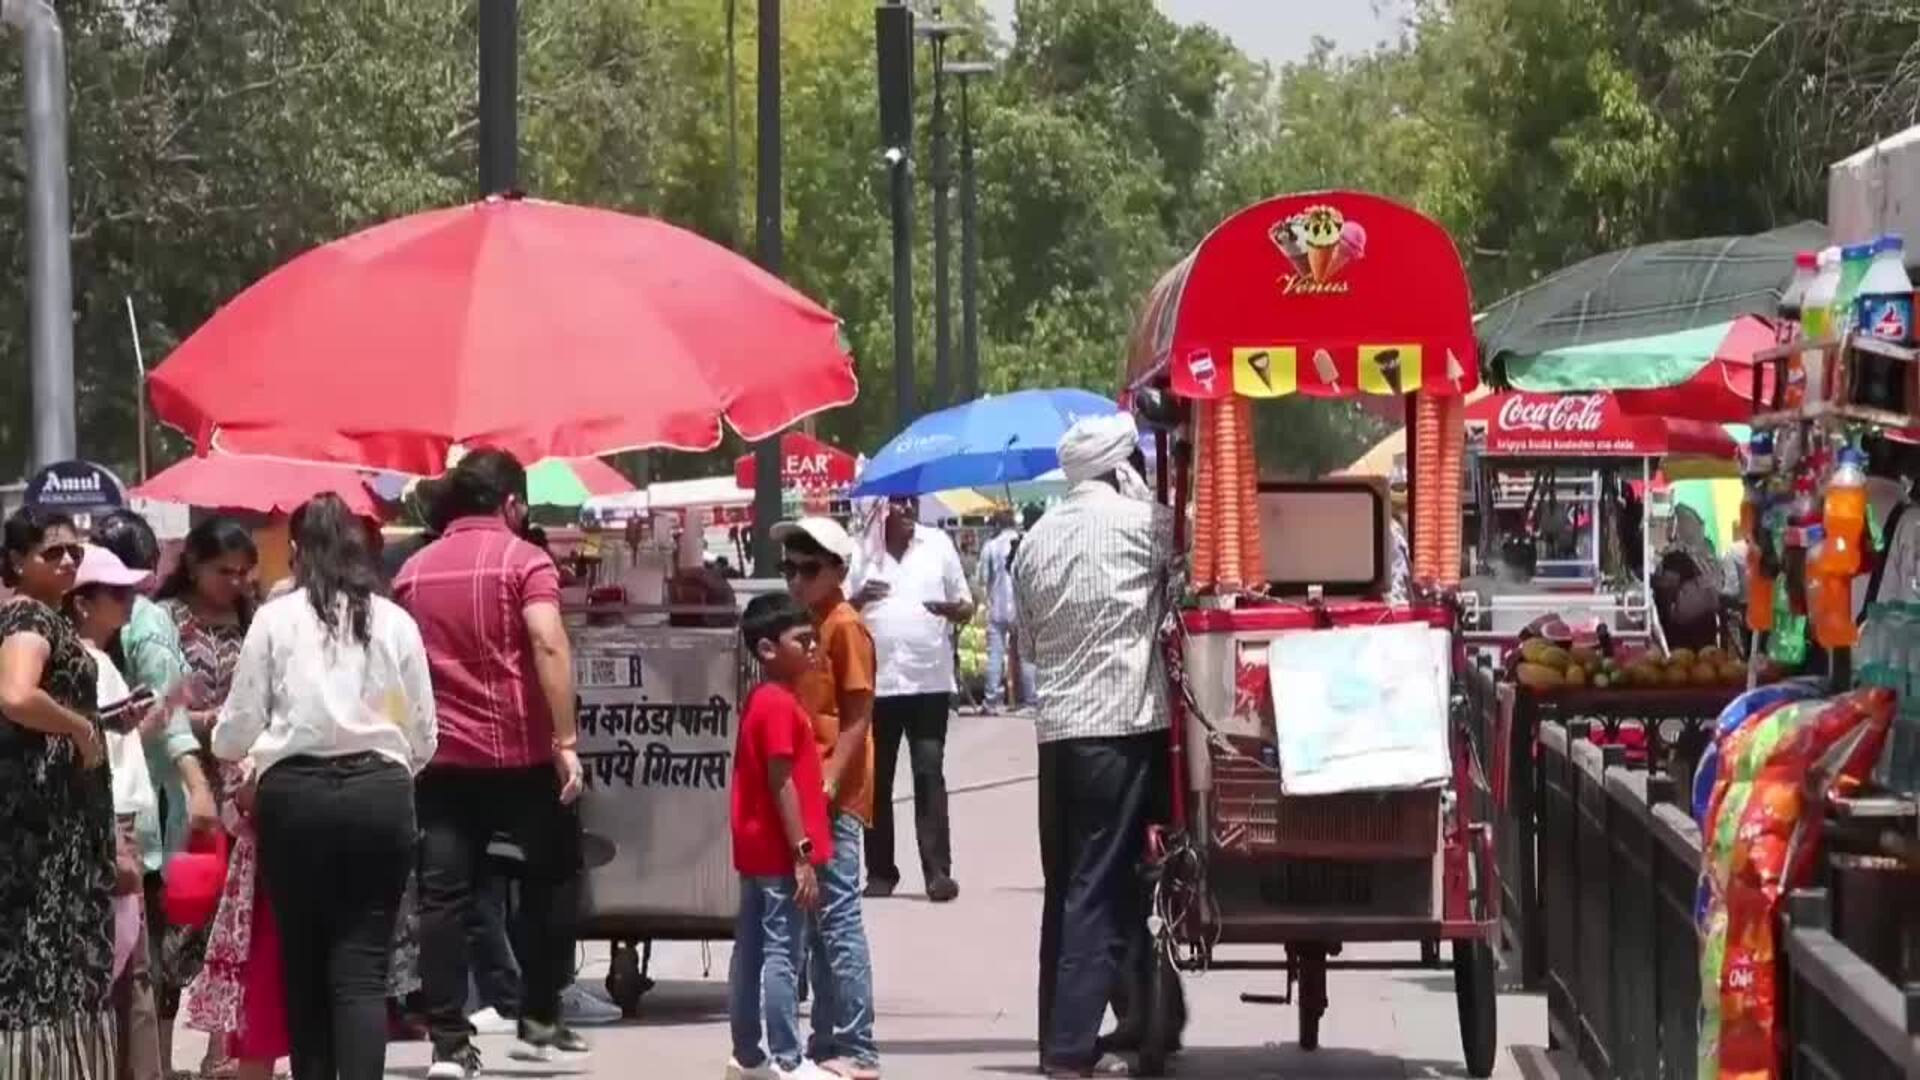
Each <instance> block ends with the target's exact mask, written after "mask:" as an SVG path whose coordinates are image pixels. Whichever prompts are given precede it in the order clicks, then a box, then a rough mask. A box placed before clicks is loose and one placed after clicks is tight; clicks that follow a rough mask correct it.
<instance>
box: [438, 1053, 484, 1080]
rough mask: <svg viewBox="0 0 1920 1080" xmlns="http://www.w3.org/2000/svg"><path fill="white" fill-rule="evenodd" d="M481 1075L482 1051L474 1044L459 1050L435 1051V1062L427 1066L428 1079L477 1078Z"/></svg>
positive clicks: (471, 1079)
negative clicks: (475, 1047) (474, 1046)
mask: <svg viewBox="0 0 1920 1080" xmlns="http://www.w3.org/2000/svg"><path fill="white" fill-rule="evenodd" d="M479 1075H480V1051H478V1050H475V1049H474V1048H473V1047H472V1046H463V1047H461V1048H460V1049H458V1050H454V1051H451V1052H445V1053H443V1052H442V1051H439V1050H435V1051H434V1052H433V1064H431V1065H429V1066H427V1080H475V1078H476V1077H478V1076H479Z"/></svg>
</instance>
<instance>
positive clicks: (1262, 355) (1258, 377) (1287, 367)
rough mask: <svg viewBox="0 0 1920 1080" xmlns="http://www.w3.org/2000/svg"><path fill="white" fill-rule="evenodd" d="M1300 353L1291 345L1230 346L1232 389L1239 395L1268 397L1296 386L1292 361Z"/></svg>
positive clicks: (1297, 378) (1294, 362) (1295, 375)
mask: <svg viewBox="0 0 1920 1080" xmlns="http://www.w3.org/2000/svg"><path fill="white" fill-rule="evenodd" d="M1298 362H1299V354H1298V353H1297V352H1296V351H1295V350H1294V349H1293V348H1292V347H1291V346H1286V347H1277V348H1271V349H1235V350H1233V392H1234V393H1236V394H1238V395H1240V396H1241V397H1250V398H1271V397H1281V396H1283V395H1286V394H1291V393H1293V392H1294V390H1296V389H1298V381H1299V376H1298V374H1297V372H1296V370H1295V365H1296V364H1297V363H1298Z"/></svg>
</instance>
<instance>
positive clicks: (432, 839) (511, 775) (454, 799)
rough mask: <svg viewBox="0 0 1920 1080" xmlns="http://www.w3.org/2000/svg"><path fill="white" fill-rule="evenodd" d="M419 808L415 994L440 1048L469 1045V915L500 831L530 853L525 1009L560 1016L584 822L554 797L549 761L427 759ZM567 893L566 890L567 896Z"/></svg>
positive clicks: (556, 789) (524, 898) (522, 926)
mask: <svg viewBox="0 0 1920 1080" xmlns="http://www.w3.org/2000/svg"><path fill="white" fill-rule="evenodd" d="M414 805H415V807H416V808H417V809H418V811H419V815H420V998H421V1003H422V1005H423V1006H424V1007H425V1009H426V1014H427V1026H428V1028H429V1030H430V1032H431V1034H432V1037H433V1045H434V1049H435V1051H436V1052H439V1053H449V1052H452V1051H455V1050H458V1049H460V1048H461V1047H463V1046H466V1045H467V1042H468V1040H469V1038H470V1037H471V1035H472V1029H471V1028H470V1027H469V1026H468V1024H467V1017H466V1003H467V973H468V970H469V968H468V958H469V953H468V947H467V919H468V916H469V912H470V911H471V909H472V906H473V902H474V892H475V889H476V887H477V886H478V885H479V884H480V883H482V882H484V881H486V880H487V878H488V875H490V874H491V873H493V871H492V870H491V869H490V864H489V860H488V859H487V844H488V843H490V842H491V841H492V840H493V837H494V834H495V833H504V834H506V835H507V836H509V837H511V838H512V840H513V842H514V843H516V844H518V845H519V846H520V850H521V851H523V852H525V853H526V862H525V864H524V866H523V868H522V871H521V874H522V876H521V879H520V883H519V884H520V902H519V904H518V906H517V907H516V909H515V911H514V919H513V924H514V925H513V927H512V933H513V938H514V941H513V952H514V956H515V958H516V959H518V960H519V962H520V1008H521V1016H523V1017H525V1018H526V1019H529V1020H535V1021H538V1022H540V1023H543V1024H552V1023H556V1022H557V1021H558V1020H559V1017H560V988H561V986H562V984H563V983H564V982H565V981H566V976H567V973H568V972H569V970H570V969H571V967H572V964H573V948H574V938H575V925H576V923H577V921H578V919H579V904H578V895H579V894H578V893H577V892H575V891H574V890H573V889H572V888H571V885H572V883H573V881H574V879H575V878H577V877H578V876H579V873H580V822H579V819H578V817H576V816H575V814H574V811H573V808H572V807H566V806H561V805H560V782H559V778H558V777H557V776H555V774H554V771H553V768H552V767H551V766H548V765H538V766H534V767H532V768H527V769H457V768H429V769H427V770H426V771H424V772H422V773H421V774H420V776H419V778H418V780H417V782H416V783H415V785H414ZM569 898H571V899H569Z"/></svg>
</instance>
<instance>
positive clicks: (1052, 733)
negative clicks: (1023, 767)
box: [1013, 480, 1178, 743]
mask: <svg viewBox="0 0 1920 1080" xmlns="http://www.w3.org/2000/svg"><path fill="white" fill-rule="evenodd" d="M1177 558H1178V553H1177V552H1175V551H1174V547H1173V515H1172V513H1171V512H1169V511H1168V510H1167V508H1166V507H1164V506H1160V505H1157V504H1155V503H1150V502H1142V501H1140V500H1136V499H1129V498H1127V497H1126V496H1124V495H1121V494H1120V493H1119V492H1117V491H1115V490H1114V489H1113V488H1111V487H1109V486H1108V485H1106V484H1104V483H1102V482H1100V481H1097V480H1089V481H1085V482H1082V483H1080V484H1077V485H1075V486H1074V488H1073V490H1072V491H1071V492H1069V493H1068V494H1067V497H1066V498H1065V499H1064V500H1062V501H1061V502H1060V504H1059V505H1057V506H1055V507H1054V508H1053V509H1051V510H1049V511H1047V513H1046V515H1045V516H1044V517H1042V518H1041V519H1040V521H1039V522H1038V523H1037V524H1036V525H1034V527H1033V528H1032V529H1031V530H1030V531H1029V532H1028V533H1027V535H1026V538H1025V539H1023V540H1022V541H1021V542H1020V551H1019V554H1017V555H1016V556H1015V557H1014V564H1013V583H1014V592H1015V594H1016V596H1017V598H1018V606H1019V611H1020V620H1021V632H1022V635H1023V637H1024V638H1025V640H1026V643H1027V645H1026V648H1027V650H1028V651H1027V655H1028V656H1030V657H1032V660H1033V667H1034V672H1035V688H1036V689H1037V690H1038V692H1039V696H1040V718H1039V720H1038V721H1037V722H1036V727H1037V729H1038V730H1037V734H1038V736H1039V740H1040V741H1041V742H1042V743H1050V742H1057V741H1059V740H1062V739H1089V738H1107V737H1117V736H1124V735H1139V734H1142V733H1145V732H1150V731H1160V730H1163V729H1165V728H1166V727H1167V726H1168V714H1167V678H1166V669H1165V666H1164V664H1163V662H1162V658H1161V654H1160V647H1159V638H1158V635H1159V629H1160V623H1161V620H1162V619H1163V618H1164V616H1165V615H1166V612H1167V605H1168V603H1169V600H1170V597H1171V583H1172V580H1173V575H1172V567H1173V565H1174V562H1175V560H1177Z"/></svg>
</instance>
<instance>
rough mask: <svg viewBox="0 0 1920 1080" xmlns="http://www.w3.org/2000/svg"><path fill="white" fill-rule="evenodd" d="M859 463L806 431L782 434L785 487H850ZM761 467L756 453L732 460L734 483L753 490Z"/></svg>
mask: <svg viewBox="0 0 1920 1080" xmlns="http://www.w3.org/2000/svg"><path fill="white" fill-rule="evenodd" d="M858 468H859V463H858V462H857V461H855V460H854V457H853V455H852V454H849V453H847V452H846V451H845V450H842V449H840V448H839V447H837V446H831V445H829V444H827V443H823V442H821V441H820V440H819V439H816V438H814V437H813V436H811V435H808V434H807V433H806V432H803V431H789V432H787V433H786V434H785V435H782V436H781V437H780V487H781V488H782V489H783V490H802V491H817V490H824V489H830V488H844V487H850V486H852V484H853V479H854V473H855V471H856V470H857V469H858ZM759 475H760V470H759V469H758V468H757V467H756V466H755V465H754V461H753V455H752V454H744V455H742V456H740V457H739V458H736V459H734V462H733V482H734V483H735V484H737V485H739V486H740V487H743V488H746V489H747V490H749V491H751V490H753V486H754V480H755V479H756V478H757V477H758V476H759Z"/></svg>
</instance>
